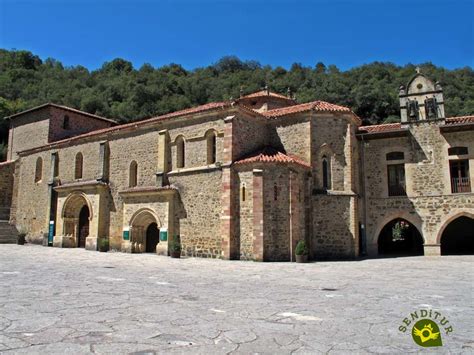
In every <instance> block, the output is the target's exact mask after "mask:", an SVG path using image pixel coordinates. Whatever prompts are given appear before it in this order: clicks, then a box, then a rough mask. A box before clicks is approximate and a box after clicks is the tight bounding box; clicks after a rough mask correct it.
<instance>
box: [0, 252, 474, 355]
mask: <svg viewBox="0 0 474 355" xmlns="http://www.w3.org/2000/svg"><path fill="white" fill-rule="evenodd" d="M473 266H474V257H473V256H449V257H412V258H393V259H373V260H363V261H352V262H318V263H310V264H294V263H293V264H291V263H254V262H241V261H223V260H207V259H197V258H189V259H171V258H167V257H162V256H157V255H154V254H123V253H98V252H91V251H86V250H82V249H57V248H45V247H41V246H18V245H0V352H1V353H7V354H8V353H41V354H85V353H95V354H158V353H166V354H175V353H193V354H211V353H212V354H214V353H215V354H227V353H239V354H247V353H262V354H288V353H298V354H301V353H311V354H349V353H350V354H354V353H357V354H358V353H361V354H362V353H372V354H378V353H385V354H397V353H426V352H429V353H455V354H457V353H459V354H463V353H465V354H472V353H474V330H473V329H474V308H473V295H474V294H473V285H474V276H473V270H474V268H473ZM422 308H423V309H429V308H431V309H433V310H437V311H439V312H441V313H442V314H443V315H444V316H446V317H447V318H448V319H449V322H450V324H452V326H453V328H454V331H453V332H452V333H450V334H449V335H445V334H444V333H443V334H442V336H443V344H444V346H443V347H439V348H430V349H424V348H421V347H419V346H418V345H416V344H415V343H414V342H413V340H412V338H411V335H410V334H408V333H401V332H400V331H399V330H398V327H399V326H400V325H401V322H402V320H403V318H405V317H407V316H409V314H410V312H413V311H415V310H419V309H422ZM410 329H411V327H410Z"/></svg>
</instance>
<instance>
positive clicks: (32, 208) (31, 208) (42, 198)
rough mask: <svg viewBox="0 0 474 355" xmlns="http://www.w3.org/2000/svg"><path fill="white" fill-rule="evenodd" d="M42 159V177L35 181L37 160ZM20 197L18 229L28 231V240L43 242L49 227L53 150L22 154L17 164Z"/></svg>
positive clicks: (18, 202)
mask: <svg viewBox="0 0 474 355" xmlns="http://www.w3.org/2000/svg"><path fill="white" fill-rule="evenodd" d="M38 158H41V159H42V162H43V164H42V167H43V168H42V171H43V174H42V178H41V180H39V181H38V182H35V171H36V161H37V159H38ZM17 166H18V169H19V172H18V198H17V209H16V215H15V219H16V225H17V229H18V230H24V231H26V232H27V233H28V235H27V240H28V241H30V242H34V243H41V242H42V239H43V234H44V233H47V232H48V229H49V216H48V206H49V199H48V182H49V181H50V178H51V174H50V172H51V151H42V152H39V153H35V154H31V155H27V156H22V157H21V158H20V159H19V164H18V165H17Z"/></svg>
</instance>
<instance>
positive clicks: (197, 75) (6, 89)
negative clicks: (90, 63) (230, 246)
mask: <svg viewBox="0 0 474 355" xmlns="http://www.w3.org/2000/svg"><path fill="white" fill-rule="evenodd" d="M420 67H421V70H422V72H423V73H425V74H427V75H428V76H430V77H431V78H433V79H434V80H437V81H440V82H441V83H442V84H443V87H444V89H445V104H446V114H447V116H458V115H469V114H474V72H473V70H472V68H470V67H465V68H461V69H455V70H447V69H445V68H442V67H437V66H435V65H433V64H431V63H425V64H422V65H420ZM414 73H415V66H414V65H412V64H408V65H405V66H397V65H395V64H392V63H380V62H374V63H371V64H367V65H362V66H360V67H356V68H353V69H350V70H347V71H340V70H339V69H338V68H337V67H336V66H335V65H325V64H324V63H321V62H318V63H317V64H316V65H315V66H314V68H312V67H309V66H304V65H302V64H299V63H294V64H293V65H292V66H291V68H290V69H289V70H287V69H285V68H282V67H276V68H272V67H271V66H268V65H265V66H263V65H261V64H260V63H258V62H256V61H242V60H240V59H239V58H237V57H235V56H227V57H223V58H222V59H220V60H219V61H218V62H217V63H215V64H213V65H209V66H207V67H204V68H197V69H195V70H191V71H190V70H186V69H184V68H183V67H182V66H181V65H179V64H169V65H165V66H163V67H160V68H155V67H153V66H152V65H150V64H144V65H143V66H142V67H141V68H139V69H136V68H134V67H133V65H132V63H130V62H129V61H127V60H124V59H121V58H116V59H113V60H112V61H110V62H106V63H104V65H103V66H102V67H101V68H100V69H98V70H94V71H89V70H88V69H86V68H84V67H82V66H75V67H64V66H63V65H62V64H61V63H60V62H59V61H57V60H55V59H51V58H48V59H45V60H44V61H43V60H41V59H40V58H39V57H38V56H37V55H34V54H33V53H31V52H28V51H16V50H12V51H9V50H5V49H0V117H1V118H0V142H5V141H6V139H7V130H8V124H7V122H5V121H4V119H3V117H5V116H8V115H11V114H13V113H16V112H19V111H22V110H24V109H27V108H31V107H34V106H37V105H40V104H44V103H46V102H54V103H57V104H62V105H66V106H70V107H73V108H77V109H81V110H84V111H87V112H90V113H95V114H98V115H103V116H106V117H111V118H115V119H118V120H119V121H120V122H129V121H135V120H140V119H143V118H146V117H150V116H153V115H160V114H164V113H168V112H171V111H175V110H180V109H183V108H187V107H191V106H195V105H201V104H205V103H207V102H211V101H221V100H228V99H230V98H231V97H233V98H237V97H239V93H240V88H241V87H242V88H243V90H244V92H246V93H250V92H253V91H257V90H261V89H262V88H263V87H264V86H265V85H268V86H269V87H270V88H271V90H273V91H276V92H280V93H284V94H286V91H287V88H288V87H289V88H290V89H291V90H292V92H293V93H295V94H296V97H297V100H298V102H300V103H303V102H308V101H311V100H323V101H328V102H331V103H335V104H339V105H344V106H348V107H350V108H352V109H353V110H354V112H355V113H357V114H358V115H359V116H360V117H361V118H362V119H363V120H364V123H366V124H368V123H373V124H375V123H382V122H384V121H386V122H394V121H396V120H397V118H398V117H399V104H398V88H399V86H400V85H401V84H406V83H407V82H408V81H409V79H410V78H411V77H412V76H413V75H414Z"/></svg>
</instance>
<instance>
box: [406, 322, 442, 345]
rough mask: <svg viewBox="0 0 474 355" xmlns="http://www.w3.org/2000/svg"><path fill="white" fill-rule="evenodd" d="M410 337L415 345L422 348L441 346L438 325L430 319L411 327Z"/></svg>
mask: <svg viewBox="0 0 474 355" xmlns="http://www.w3.org/2000/svg"><path fill="white" fill-rule="evenodd" d="M412 336H413V340H414V341H415V343H417V344H418V345H420V346H423V347H431V346H442V345H443V343H442V341H441V335H440V332H439V327H438V325H437V324H436V323H435V322H433V321H432V320H430V319H422V320H420V321H418V322H416V324H415V325H414V326H413V330H412Z"/></svg>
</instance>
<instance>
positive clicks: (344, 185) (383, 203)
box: [0, 73, 474, 261]
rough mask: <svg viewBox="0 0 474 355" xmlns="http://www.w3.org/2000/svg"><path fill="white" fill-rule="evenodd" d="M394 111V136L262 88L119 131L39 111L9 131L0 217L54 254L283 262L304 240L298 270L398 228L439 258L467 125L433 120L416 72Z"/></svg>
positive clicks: (466, 214) (461, 214) (467, 151)
mask: <svg viewBox="0 0 474 355" xmlns="http://www.w3.org/2000/svg"><path fill="white" fill-rule="evenodd" d="M400 105H401V118H402V122H401V123H399V124H384V125H376V126H362V125H361V119H360V118H359V117H357V115H355V114H354V113H353V112H352V111H351V110H350V109H349V108H346V107H342V106H338V105H334V104H330V103H327V102H323V101H315V102H310V103H304V104H298V103H297V102H296V101H295V100H294V99H293V98H292V97H289V96H284V95H280V94H277V93H273V92H270V91H269V90H268V89H265V90H263V91H260V92H256V93H253V94H249V95H247V96H243V95H242V96H241V97H240V98H239V99H237V100H233V101H229V102H216V103H210V104H206V105H203V106H198V107H194V108H190V109H186V110H182V111H178V112H174V113H170V114H166V115H162V116H158V117H153V118H150V119H147V120H143V121H139V122H133V123H128V124H122V125H117V124H116V123H115V122H114V121H113V120H110V119H107V118H103V117H99V116H95V115H91V114H88V113H84V112H81V111H77V110H74V109H71V108H67V107H64V106H59V105H54V104H46V105H43V106H40V107H37V108H34V109H31V110H28V111H25V112H23V113H19V114H16V115H13V116H11V117H9V118H8V119H9V120H10V133H9V147H8V156H7V158H8V161H7V162H4V163H0V204H1V206H0V210H1V211H3V214H8V216H7V217H8V218H9V220H10V223H11V224H13V225H15V226H16V228H17V229H18V230H24V231H26V232H27V240H28V241H29V242H32V243H41V244H43V245H52V246H57V247H84V248H86V249H89V250H98V249H99V248H100V246H101V245H102V244H103V242H104V241H107V242H108V245H109V247H110V249H114V250H120V251H123V252H133V253H141V252H155V253H157V254H161V255H169V253H170V250H169V245H170V243H171V242H173V241H176V240H177V239H178V238H179V240H180V241H181V245H182V250H181V253H182V255H183V256H195V257H207V258H224V259H241V260H255V261H293V260H295V248H296V245H297V243H298V241H300V240H304V241H305V242H306V245H307V246H308V248H309V253H310V258H312V259H315V260H322V259H352V258H357V257H359V256H361V255H368V256H377V255H379V254H381V246H380V243H381V242H380V240H381V239H380V238H382V235H385V234H386V233H387V232H386V230H387V228H388V227H387V225H389V226H392V224H393V226H395V227H393V228H398V227H399V226H400V224H397V223H399V222H400V221H402V226H406V224H404V223H408V225H409V226H410V228H412V229H413V233H415V234H416V233H418V234H419V235H421V239H420V240H421V250H422V251H423V252H424V254H425V255H439V254H440V253H441V250H442V244H443V240H446V238H448V237H446V238H444V237H443V236H444V235H447V234H449V230H450V228H451V227H449V225H450V224H452V223H455V222H456V220H458V219H459V218H464V219H466V218H467V220H468V222H465V221H464V220H463V221H464V222H463V223H471V222H469V221H474V194H473V192H472V190H471V185H470V184H471V181H472V180H473V178H474V169H473V168H472V166H473V164H474V116H467V117H454V118H446V117H444V103H443V95H442V88H441V85H440V84H438V83H436V84H433V82H432V81H431V80H430V79H428V78H426V77H425V76H424V75H423V74H421V73H417V74H416V75H415V76H414V78H413V79H412V80H411V81H410V83H408V85H407V87H402V88H401V89H400ZM469 167H471V168H469ZM391 223H392V224H391ZM456 223H457V222H456ZM448 227H449V228H448ZM390 228H392V227H390ZM394 230H395V229H394ZM410 233H412V232H410ZM413 233H412V234H413ZM471 234H472V233H471ZM410 235H411V234H410ZM413 235H414V234H413ZM471 237H472V238H474V236H471ZM384 238H385V237H384ZM404 238H405V239H404ZM409 238H411V237H409V235H408V234H406V235H405V237H403V236H402V238H401V239H402V240H405V242H408V239H409ZM443 238H444V239H443ZM393 241H395V239H393ZM391 242H392V240H391ZM394 243H395V242H394ZM399 244H403V243H399ZM394 245H395V248H397V247H398V246H397V244H396V243H395V244H394Z"/></svg>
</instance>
